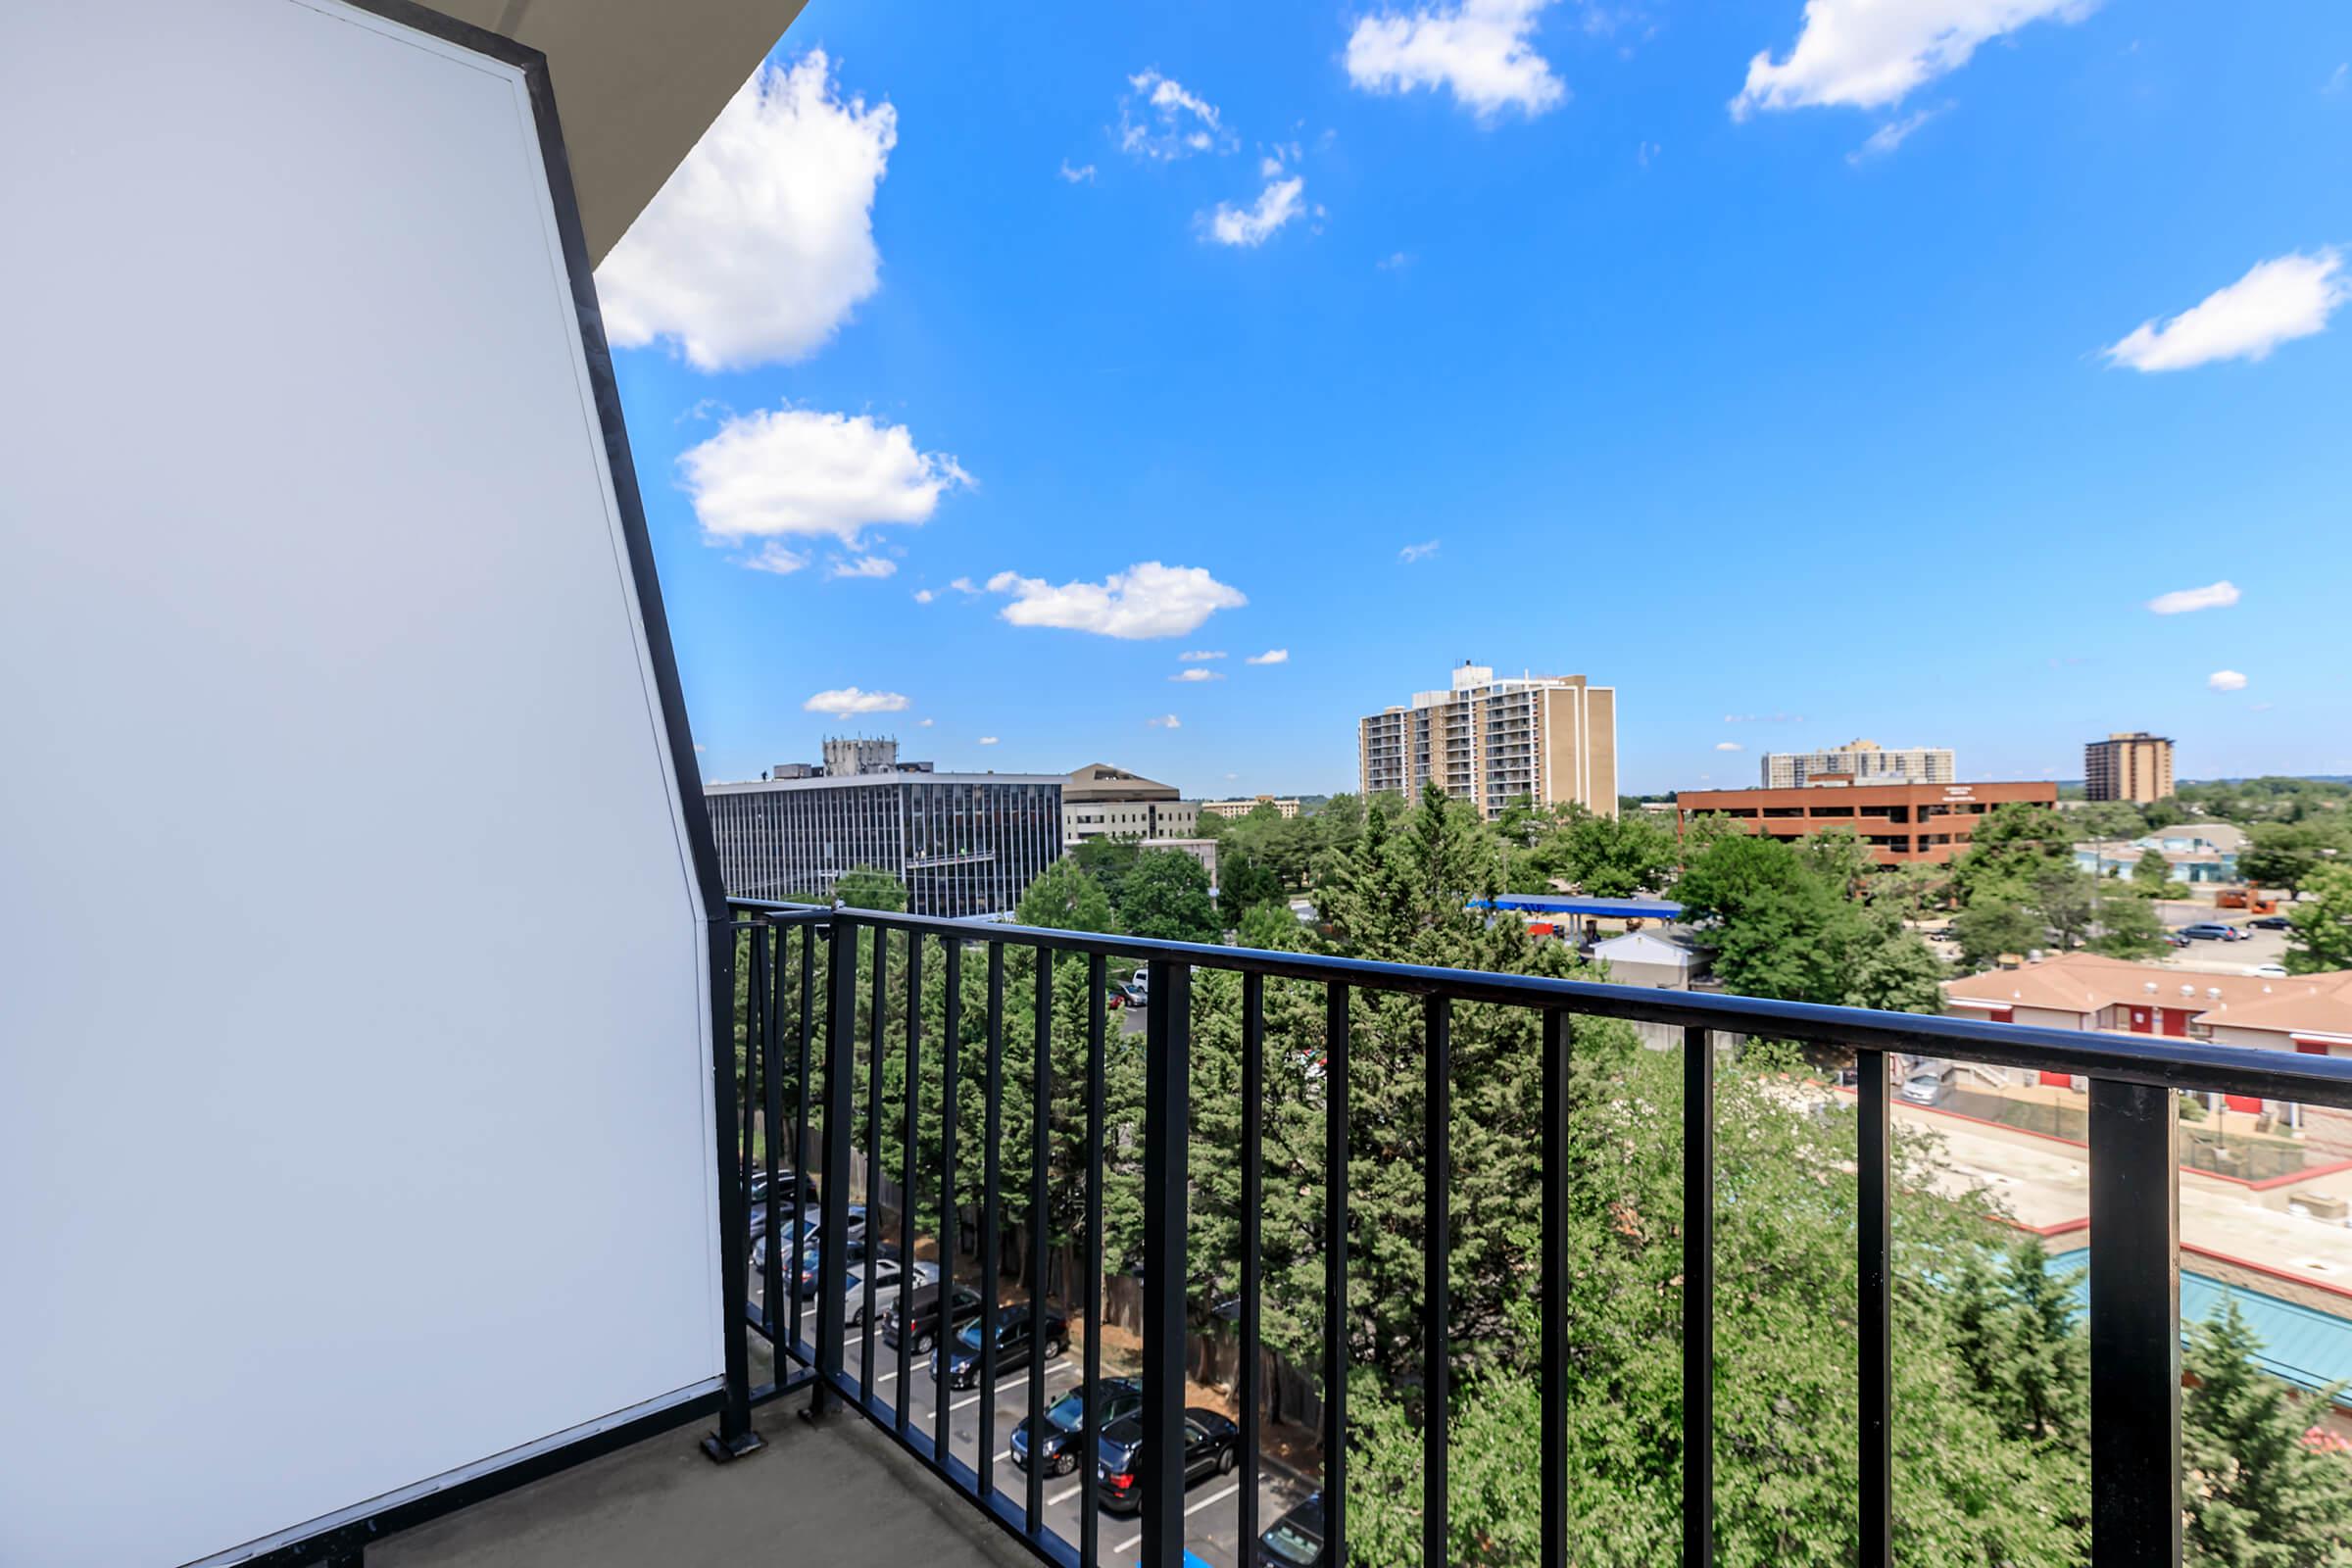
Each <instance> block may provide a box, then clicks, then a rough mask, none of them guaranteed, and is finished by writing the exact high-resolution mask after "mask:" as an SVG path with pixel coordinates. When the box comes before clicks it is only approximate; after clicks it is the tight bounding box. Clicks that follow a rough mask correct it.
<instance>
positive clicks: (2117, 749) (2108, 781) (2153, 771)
mask: <svg viewBox="0 0 2352 1568" xmlns="http://www.w3.org/2000/svg"><path fill="white" fill-rule="evenodd" d="M2082 785H2083V789H2082V793H2083V794H2085V795H2087V796H2089V797H2090V798H2091V799H2092V800H2094V801H2131V802H2132V803H2133V804H2134V805H2138V806H2145V805H2147V804H2148V803H2149V802H2150V801H2161V800H2163V799H2165V798H2166V797H2167V796H2169V795H2171V794H2172V793H2173V743H2172V741H2171V739H2170V738H2168V737H2166V736H2163V735H2151V734H2149V733H2148V732H2147V731H2146V730H2144V729H2142V730H2115V731H2112V732H2111V733H2110V734H2109V735H2108V737H2107V738H2106V739H2105V740H2103V741H2092V742H2091V743H2090V744H2089V745H2088V746H2085V747H2083V748H2082Z"/></svg>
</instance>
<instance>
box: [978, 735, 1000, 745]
mask: <svg viewBox="0 0 2352 1568" xmlns="http://www.w3.org/2000/svg"><path fill="white" fill-rule="evenodd" d="M980 744H981V745H983V746H994V745H996V744H997V738H996V737H995V736H994V735H983V736H981V737H980Z"/></svg>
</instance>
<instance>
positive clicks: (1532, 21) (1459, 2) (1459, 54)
mask: <svg viewBox="0 0 2352 1568" xmlns="http://www.w3.org/2000/svg"><path fill="white" fill-rule="evenodd" d="M1549 4H1550V0H1456V3H1454V4H1451V5H1445V4H1437V5H1424V6H1422V7H1420V8H1419V9H1417V10H1413V11H1407V12H1404V13H1401V14H1397V13H1387V14H1383V15H1381V16H1375V17H1365V18H1363V19H1361V20H1360V21H1358V22H1357V23H1356V25H1355V30H1354V31H1352V32H1350V33H1349V34H1348V55H1347V61H1348V80H1350V81H1352V82H1354V83H1355V84H1356V86H1358V87H1360V88H1362V89H1363V90H1364V91H1366V92H1384V93H1385V92H1411V91H1412V90H1413V89H1415V88H1417V87H1427V88H1429V89H1431V90H1432V91H1435V90H1437V89H1438V88H1440V87H1443V88H1446V90H1448V91H1450V92H1451V93H1452V94H1453V96H1454V99H1455V101H1456V102H1458V103H1459V104H1461V105H1462V107H1464V108H1465V109H1468V110H1469V111H1470V112H1471V113H1472V114H1474V115H1476V116H1477V117H1478V118H1479V119H1481V120H1493V119H1494V118H1495V116H1496V115H1498V114H1500V113H1501V112H1502V111H1503V110H1505V109H1516V110H1518V111H1520V112H1521V113H1522V114H1526V115H1529V116H1535V115H1540V114H1542V113H1544V111H1545V110H1547V109H1553V108H1557V107H1558V106H1559V105H1560V104H1561V103H1562V102H1564V101H1565V100H1566V98H1567V96H1568V89H1567V88H1566V87H1565V86H1563V85H1562V84H1561V82H1560V78H1559V77H1557V76H1555V75H1553V74H1552V73H1551V63H1550V62H1549V61H1547V60H1545V59H1544V57H1543V56H1542V55H1540V54H1538V53H1536V47H1535V44H1534V43H1533V42H1531V41H1530V40H1531V38H1532V36H1533V34H1534V33H1535V30H1536V21H1537V18H1538V17H1539V16H1540V15H1541V14H1542V13H1543V11H1544V9H1545V7H1546V6H1548V5H1549Z"/></svg>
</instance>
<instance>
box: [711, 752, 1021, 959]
mask: <svg viewBox="0 0 2352 1568" xmlns="http://www.w3.org/2000/svg"><path fill="white" fill-rule="evenodd" d="M829 749H830V748H828V750H829ZM894 769H895V770H893V771H888V772H871V771H869V772H863V773H848V774H844V775H841V776H838V777H831V776H819V777H812V778H790V777H787V778H770V779H763V780H761V781H760V782H758V783H753V784H708V785H705V786H704V788H703V802H704V806H705V808H706V809H708V811H709V812H710V815H711V837H712V838H713V839H715V840H716V841H717V844H718V866H719V873H720V876H721V878H722V879H723V880H724V881H725V883H726V888H727V892H728V894H729V895H731V896H733V897H735V898H740V899H829V898H831V897H832V896H833V889H834V887H835V885H836V884H838V883H839V882H840V881H841V879H842V877H843V876H844V875H845V874H846V873H848V872H850V871H854V870H856V869H858V867H860V866H873V867H876V868H878V869H880V870H884V871H887V872H889V873H890V874H891V875H892V876H895V877H897V878H898V879H899V880H900V881H901V882H904V883H905V884H906V885H907V907H909V908H910V909H912V910H913V912H914V913H916V914H936V915H948V916H953V917H958V918H960V917H964V916H971V915H1004V914H1009V913H1010V912H1011V911H1012V907H1013V906H1014V905H1016V904H1018V903H1019V902H1020V898H1021V895H1022V893H1024V892H1025V891H1027V889H1028V887H1029V884H1030V883H1031V882H1032V881H1034V880H1036V878H1037V875H1038V873H1039V872H1041V871H1043V870H1044V869H1045V868H1046V867H1047V866H1049V865H1052V864H1053V863H1054V861H1055V860H1056V859H1059V858H1061V853H1062V842H1061V786H1062V777H1061V775H1060V774H1058V773H1045V774H1029V773H940V772H934V771H931V770H930V764H929V763H921V764H915V763H906V762H897V763H894Z"/></svg>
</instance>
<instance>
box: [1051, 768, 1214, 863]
mask: <svg viewBox="0 0 2352 1568" xmlns="http://www.w3.org/2000/svg"><path fill="white" fill-rule="evenodd" d="M1180 796H1181V792H1180V791H1179V790H1178V789H1177V788H1176V786H1175V785H1173V784H1162V783H1160V782H1159V781H1158V780H1156V779H1149V778H1145V777H1144V776H1143V775H1142V774H1140V773H1130V772H1128V771H1127V770H1126V769H1124V768H1118V767H1113V766H1111V765H1110V764H1109V763H1108V762H1089V763H1088V764H1087V765H1086V766H1084V767H1082V768H1080V769H1078V771H1077V772H1075V773H1072V774H1071V775H1070V776H1069V777H1068V778H1066V779H1064V780H1063V781H1062V785H1061V833H1062V839H1063V842H1064V843H1066V844H1069V845H1071V846H1076V845H1077V844H1079V843H1081V842H1083V841H1084V840H1087V839H1100V838H1114V839H1190V838H1191V837H1192V836H1193V830H1194V829H1195V828H1196V827H1198V826H1199V825H1200V822H1201V808H1200V807H1199V805H1197V804H1196V803H1194V802H1192V801H1187V800H1184V799H1181V798H1180Z"/></svg>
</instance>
